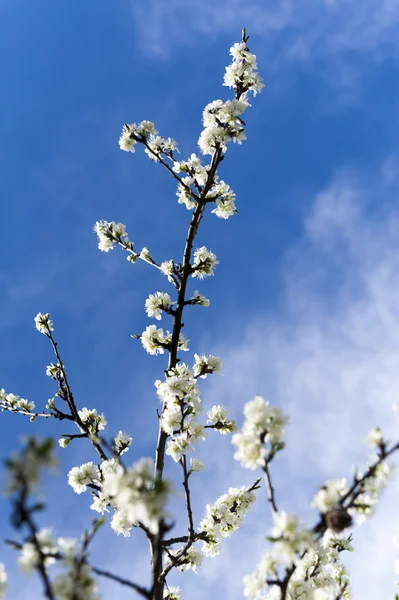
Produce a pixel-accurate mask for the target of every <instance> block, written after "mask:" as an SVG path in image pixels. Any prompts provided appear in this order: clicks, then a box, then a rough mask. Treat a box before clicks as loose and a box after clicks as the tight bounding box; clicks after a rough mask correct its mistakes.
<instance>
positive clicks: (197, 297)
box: [191, 290, 210, 306]
mask: <svg viewBox="0 0 399 600" xmlns="http://www.w3.org/2000/svg"><path fill="white" fill-rule="evenodd" d="M191 300H192V301H193V304H198V305H199V306H209V305H210V301H209V300H208V298H206V297H205V296H203V295H202V294H200V293H199V292H198V291H197V290H195V292H194V295H193V297H192V299H191Z"/></svg>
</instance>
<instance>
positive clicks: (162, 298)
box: [145, 292, 172, 321]
mask: <svg viewBox="0 0 399 600" xmlns="http://www.w3.org/2000/svg"><path fill="white" fill-rule="evenodd" d="M171 306H172V300H171V297H170V296H169V294H166V293H165V292H155V294H150V295H149V296H148V298H147V300H146V301H145V309H146V312H147V315H148V316H149V317H155V319H157V321H160V320H161V318H162V311H167V310H169V309H170V308H171Z"/></svg>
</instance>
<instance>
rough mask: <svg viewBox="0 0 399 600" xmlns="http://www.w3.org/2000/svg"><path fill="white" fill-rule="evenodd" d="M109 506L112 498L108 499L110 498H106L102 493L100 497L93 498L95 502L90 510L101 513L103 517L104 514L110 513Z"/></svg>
mask: <svg viewBox="0 0 399 600" xmlns="http://www.w3.org/2000/svg"><path fill="white" fill-rule="evenodd" d="M109 505H110V498H108V496H104V494H103V493H102V492H100V493H99V494H98V495H96V496H93V502H92V504H91V505H90V508H91V510H94V511H95V512H98V513H101V514H102V515H103V514H104V512H109V511H108V506H109Z"/></svg>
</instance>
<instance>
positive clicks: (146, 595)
mask: <svg viewBox="0 0 399 600" xmlns="http://www.w3.org/2000/svg"><path fill="white" fill-rule="evenodd" d="M89 566H90V568H91V570H92V571H93V573H95V574H96V575H100V577H107V578H108V579H112V580H113V581H117V582H118V583H120V584H121V585H124V586H126V587H129V588H131V589H133V590H135V591H136V592H137V593H138V594H140V595H141V596H143V597H144V598H151V593H150V591H149V590H147V589H146V588H145V587H142V586H141V585H138V584H137V583H133V581H129V579H124V578H123V577H119V575H115V574H114V573H110V572H109V571H104V570H103V569H99V568H97V567H93V566H91V565H89Z"/></svg>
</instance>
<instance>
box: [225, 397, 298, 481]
mask: <svg viewBox="0 0 399 600" xmlns="http://www.w3.org/2000/svg"><path fill="white" fill-rule="evenodd" d="M244 416H245V419H244V423H243V426H242V428H241V430H240V431H238V432H237V433H235V434H234V435H233V438H232V442H233V444H234V446H235V447H236V452H235V454H234V458H235V459H236V460H238V461H239V462H240V463H241V465H242V466H243V467H244V468H245V469H251V470H254V469H256V468H258V467H263V466H264V464H265V460H266V459H267V457H268V456H269V458H270V457H271V456H272V455H273V454H274V453H275V452H277V451H279V450H281V449H282V448H283V447H284V443H283V434H284V426H285V425H286V423H287V422H288V418H287V417H286V416H285V415H283V413H282V412H281V410H280V409H279V408H278V407H273V406H270V404H269V402H267V401H266V400H265V399H264V398H262V396H259V395H257V396H255V398H254V399H253V400H251V401H250V402H247V403H246V405H245V407H244ZM266 444H268V445H269V449H268V448H267V447H266Z"/></svg>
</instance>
